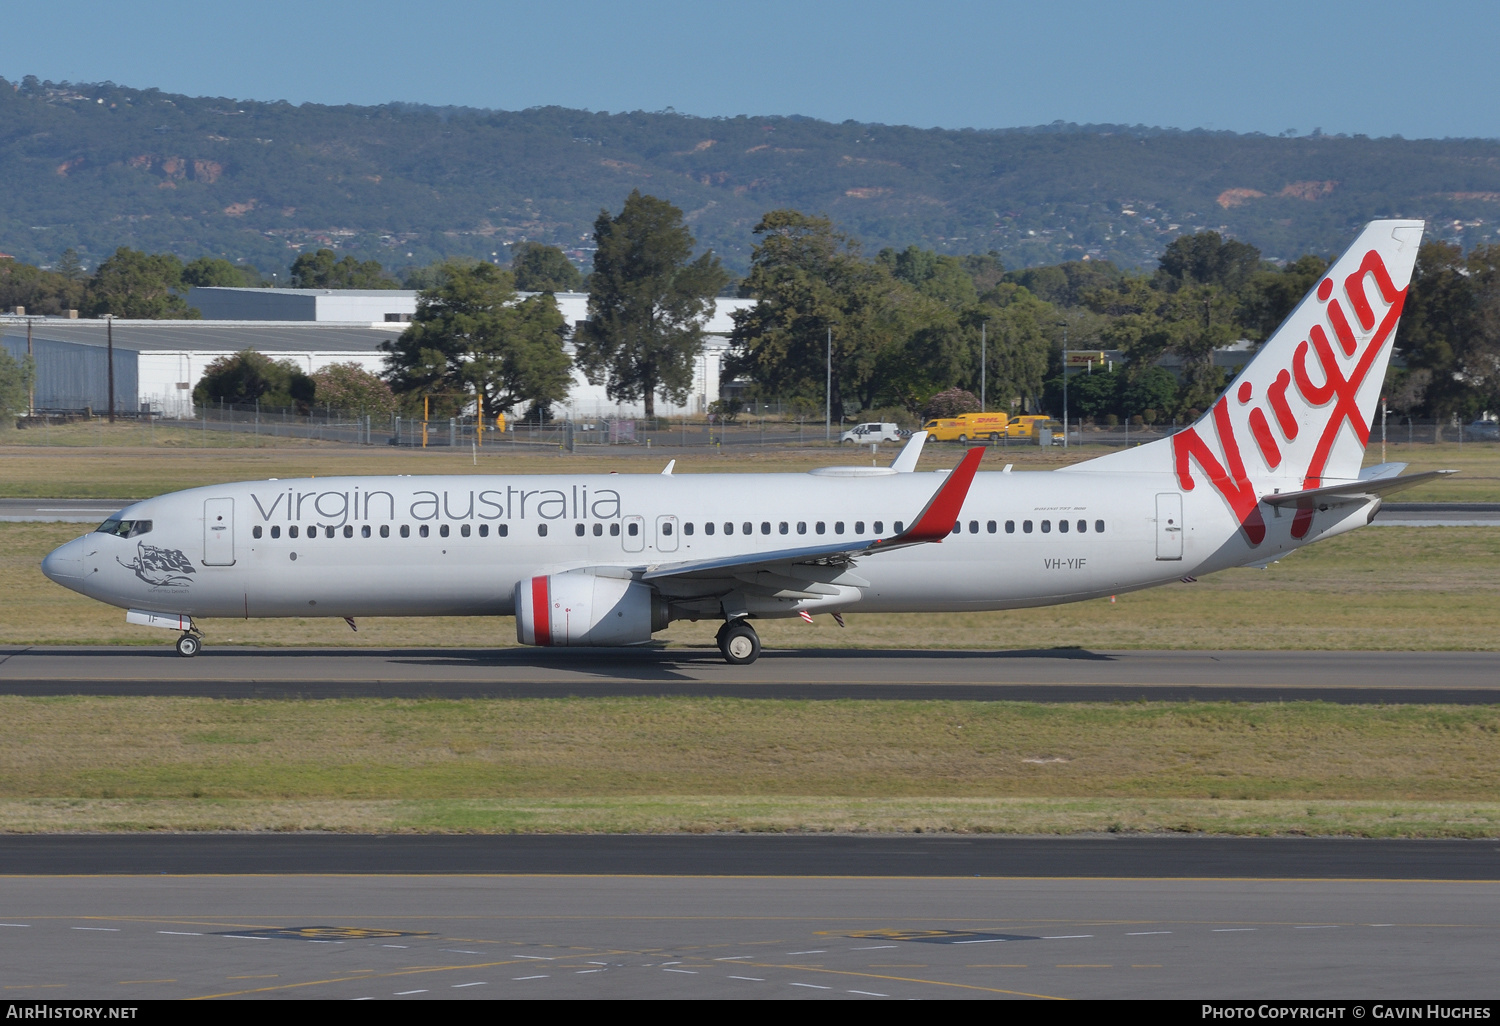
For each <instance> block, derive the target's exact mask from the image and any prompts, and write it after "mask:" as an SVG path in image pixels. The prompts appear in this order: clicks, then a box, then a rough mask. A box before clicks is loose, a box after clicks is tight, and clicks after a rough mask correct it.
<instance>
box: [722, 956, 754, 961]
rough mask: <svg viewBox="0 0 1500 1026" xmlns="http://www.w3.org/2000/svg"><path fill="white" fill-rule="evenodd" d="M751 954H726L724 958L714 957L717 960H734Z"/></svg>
mask: <svg viewBox="0 0 1500 1026" xmlns="http://www.w3.org/2000/svg"><path fill="white" fill-rule="evenodd" d="M750 957H752V956H750V955H725V956H724V957H723V958H716V959H714V961H715V962H733V961H734V960H735V959H737V958H750Z"/></svg>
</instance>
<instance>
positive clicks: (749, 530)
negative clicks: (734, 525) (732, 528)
mask: <svg viewBox="0 0 1500 1026" xmlns="http://www.w3.org/2000/svg"><path fill="white" fill-rule="evenodd" d="M770 526H771V525H770V524H767V525H766V529H767V530H770ZM740 533H741V534H754V533H755V525H754V524H752V523H750V521H748V520H747V521H745V522H744V523H743V524H741V525H740Z"/></svg>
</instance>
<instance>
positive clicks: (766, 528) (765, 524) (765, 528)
mask: <svg viewBox="0 0 1500 1026" xmlns="http://www.w3.org/2000/svg"><path fill="white" fill-rule="evenodd" d="M781 530H782V533H785V532H786V524H782V525H781ZM760 533H761V534H770V533H771V522H770V521H769V520H762V521H761V522H760Z"/></svg>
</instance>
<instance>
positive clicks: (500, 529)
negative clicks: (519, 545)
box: [495, 524, 510, 538]
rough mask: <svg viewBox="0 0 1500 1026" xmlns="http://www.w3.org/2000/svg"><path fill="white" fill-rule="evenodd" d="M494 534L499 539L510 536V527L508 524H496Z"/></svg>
mask: <svg viewBox="0 0 1500 1026" xmlns="http://www.w3.org/2000/svg"><path fill="white" fill-rule="evenodd" d="M495 534H496V535H498V536H499V537H501V538H504V537H505V536H506V535H508V534H510V525H509V524H496V525H495Z"/></svg>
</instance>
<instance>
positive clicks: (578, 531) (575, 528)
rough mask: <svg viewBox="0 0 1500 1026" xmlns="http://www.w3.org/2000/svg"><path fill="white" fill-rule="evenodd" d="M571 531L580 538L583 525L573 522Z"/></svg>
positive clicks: (465, 530) (467, 530)
mask: <svg viewBox="0 0 1500 1026" xmlns="http://www.w3.org/2000/svg"><path fill="white" fill-rule="evenodd" d="M468 533H469V529H468V528H467V527H466V528H464V534H468ZM573 533H574V534H576V535H578V537H580V538H582V537H583V525H582V524H574V525H573Z"/></svg>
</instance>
